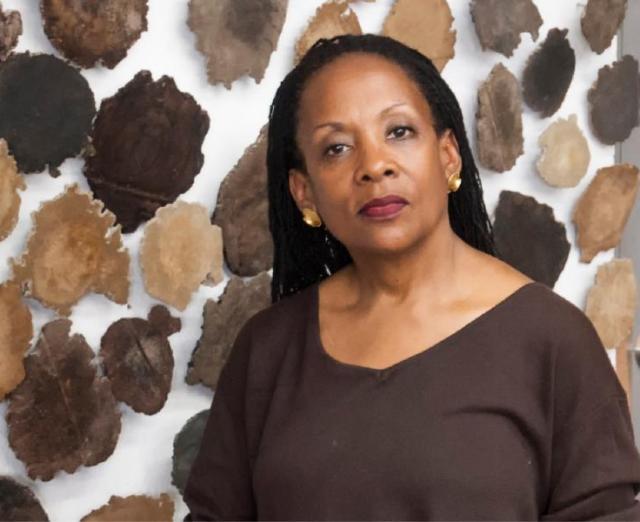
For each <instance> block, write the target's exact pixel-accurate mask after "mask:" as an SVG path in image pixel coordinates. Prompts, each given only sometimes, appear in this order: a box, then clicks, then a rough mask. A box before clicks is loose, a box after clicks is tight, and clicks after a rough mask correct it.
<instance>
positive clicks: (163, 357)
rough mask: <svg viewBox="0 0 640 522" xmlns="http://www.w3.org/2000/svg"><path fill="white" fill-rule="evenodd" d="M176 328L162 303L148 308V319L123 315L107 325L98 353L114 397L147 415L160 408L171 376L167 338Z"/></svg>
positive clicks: (179, 322)
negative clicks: (150, 308)
mask: <svg viewBox="0 0 640 522" xmlns="http://www.w3.org/2000/svg"><path fill="white" fill-rule="evenodd" d="M180 328H181V321H180V319H178V318H176V317H173V316H171V314H169V311H168V310H167V309H166V308H165V307H164V306H162V305H156V306H154V307H153V308H152V310H151V312H149V316H148V320H145V319H140V318H138V317H133V318H123V319H119V320H118V321H116V322H114V323H113V324H111V325H110V326H109V328H107V331H106V332H105V334H104V335H103V336H102V339H101V341H100V356H101V357H102V364H103V366H104V371H105V375H106V376H107V377H109V380H110V381H111V389H112V391H113V395H114V397H115V398H116V399H117V400H119V401H122V402H125V403H126V404H128V405H129V406H131V408H132V409H133V410H134V411H137V412H141V413H146V414H147V415H153V414H154V413H157V412H158V411H160V410H161V409H162V407H163V406H164V403H165V402H166V400H167V395H168V394H169V391H170V390H171V377H172V375H173V352H172V351H171V345H170V344H169V340H168V339H167V337H168V336H169V335H171V334H173V333H175V332H178V331H180Z"/></svg>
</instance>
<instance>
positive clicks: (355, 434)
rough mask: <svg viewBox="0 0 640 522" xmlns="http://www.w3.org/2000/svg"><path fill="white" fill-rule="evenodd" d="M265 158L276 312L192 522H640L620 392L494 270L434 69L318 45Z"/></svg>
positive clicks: (588, 343)
mask: <svg viewBox="0 0 640 522" xmlns="http://www.w3.org/2000/svg"><path fill="white" fill-rule="evenodd" d="M268 140H269V145H268V157H267V166H268V176H269V200H270V227H271V233H272V235H273V240H274V245H275V255H274V268H273V286H272V300H273V304H272V305H271V306H270V307H268V308H267V309H265V310H262V311H260V312H259V313H257V314H255V315H254V316H252V317H251V318H250V319H249V321H247V322H246V323H245V325H244V326H243V328H242V329H241V331H240V333H239V334H238V336H237V338H236V341H235V344H234V346H233V347H232V350H231V352H230V354H229V357H228V359H227V362H226V364H225V366H224V369H223V371H222V373H221V375H220V379H219V383H218V388H217V390H216V392H215V395H214V400H213V403H212V407H211V410H210V415H209V420H208V424H207V427H206V430H205V433H204V437H203V440H202V445H201V448H200V451H199V454H198V456H197V459H196V461H195V463H194V465H193V468H192V471H191V475H190V478H189V481H188V484H187V487H186V491H185V496H184V498H185V501H186V503H187V505H188V507H189V509H190V511H191V513H190V515H188V516H187V518H186V520H192V519H193V520H200V519H232V520H240V519H271V520H429V519H433V520H460V519H466V520H480V519H482V520H583V519H596V518H602V519H625V520H631V519H633V520H640V506H639V505H638V502H637V501H636V500H635V499H634V496H635V494H636V493H637V492H638V491H639V490H640V456H639V455H638V452H637V450H636V447H635V444H634V440H633V431H632V427H631V421H630V416H629V411H628V405H627V399H626V395H625V392H624V390H623V388H622V387H621V385H620V383H619V382H618V379H617V377H616V375H615V372H614V370H613V368H612V366H611V364H610V363H609V361H608V358H607V355H606V352H605V350H604V348H603V346H602V344H601V342H600V340H599V338H598V335H597V333H596V331H595V330H594V328H593V326H592V324H591V323H590V321H589V319H588V318H587V317H586V316H585V315H584V314H583V313H582V312H581V310H580V309H578V308H577V307H575V306H574V305H573V304H571V303H570V302H569V301H568V300H565V299H564V298H562V297H560V296H559V295H557V294H555V293H554V292H553V291H552V290H551V289H550V288H548V287H546V286H545V285H543V284H541V283H538V282H535V281H532V280H531V279H529V278H528V277H526V276H525V275H524V274H522V273H520V272H519V271H517V270H515V269H514V268H512V267H510V266H508V265H507V264H505V263H503V262H502V261H500V260H499V259H497V257H496V253H495V250H494V246H493V242H492V231H491V225H490V222H489V219H488V217H487V213H486V211H485V208H484V205H483V199H482V189H481V185H480V180H479V176H478V171H477V169H476V166H475V165H474V160H473V157H472V154H471V151H470V148H469V144H468V142H467V138H466V135H465V130H464V126H463V120H462V115H461V112H460V108H459V106H458V103H457V101H456V99H455V97H454V95H453V94H452V92H451V90H450V89H449V88H448V87H447V85H446V84H445V82H444V81H443V79H442V78H441V77H440V75H439V74H438V71H437V70H436V69H435V68H434V66H433V65H432V63H431V62H430V61H429V60H428V59H427V58H425V57H424V56H423V55H421V54H420V53H418V52H417V51H415V50H412V49H410V48H408V47H406V46H404V45H403V44H401V43H399V42H397V41H395V40H392V39H390V38H387V37H383V36H377V35H371V34H367V35H363V36H340V37H335V38H332V39H331V40H324V39H323V40H320V41H318V42H317V43H316V44H315V45H314V46H313V47H312V48H311V49H310V50H309V51H308V53H307V54H306V55H305V57H304V58H303V59H302V61H301V62H300V63H299V65H298V66H297V67H296V68H295V69H293V70H292V71H291V72H290V73H289V74H288V75H287V77H286V78H285V80H284V81H283V82H282V84H281V85H280V87H279V89H278V92H277V93H276V96H275V99H274V101H273V105H272V107H271V113H270V121H269V136H268Z"/></svg>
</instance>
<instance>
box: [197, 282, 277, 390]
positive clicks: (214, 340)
mask: <svg viewBox="0 0 640 522" xmlns="http://www.w3.org/2000/svg"><path fill="white" fill-rule="evenodd" d="M270 304H271V276H269V274H268V273H267V272H262V273H260V274H259V275H257V276H256V277H254V278H252V279H250V280H248V281H246V282H245V281H244V280H243V279H242V278H240V277H235V276H232V277H231V279H230V280H229V282H228V283H227V287H226V288H225V290H224V293H223V294H222V296H221V297H220V301H219V302H216V301H213V300H212V299H207V302H206V303H205V305H204V310H203V315H204V321H203V325H202V336H201V337H200V340H199V341H198V344H197V345H196V348H195V350H194V351H193V354H192V355H191V361H190V362H189V368H188V369H187V377H186V379H185V380H186V381H187V383H188V384H197V383H200V382H201V383H202V384H204V385H205V386H208V387H209V388H211V389H213V390H215V388H216V385H217V383H218V377H219V376H220V371H221V370H222V367H223V366H224V363H225V362H226V360H227V357H228V355H229V352H230V350H231V347H232V346H233V342H234V340H235V338H236V336H237V335H238V332H239V331H240V328H242V326H243V325H244V323H245V322H246V321H247V320H248V319H249V318H250V317H251V316H252V315H254V314H255V313H257V312H258V311H260V310H261V309H263V308H266V307H267V306H269V305H270Z"/></svg>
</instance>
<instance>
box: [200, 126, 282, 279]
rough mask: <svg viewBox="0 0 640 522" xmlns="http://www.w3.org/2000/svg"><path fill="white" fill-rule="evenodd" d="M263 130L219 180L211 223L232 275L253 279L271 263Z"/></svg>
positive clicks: (271, 243)
mask: <svg viewBox="0 0 640 522" xmlns="http://www.w3.org/2000/svg"><path fill="white" fill-rule="evenodd" d="M266 156H267V127H266V125H265V126H263V127H262V129H261V130H260V134H259V135H258V138H257V140H256V142H255V143H254V144H252V145H250V146H249V147H248V148H247V149H246V150H245V151H244V154H243V155H242V158H240V160H239V161H238V163H236V165H235V166H234V167H233V169H232V170H231V172H229V174H227V176H226V177H225V178H224V180H222V183H221V184H220V189H219V191H218V200H217V202H216V208H215V211H214V214H213V216H212V218H211V221H212V223H214V224H216V225H218V226H220V227H221V228H222V244H223V247H224V257H225V260H226V262H227V264H228V265H229V269H230V270H231V271H232V272H233V273H234V274H236V275H240V276H253V275H256V274H258V273H260V272H262V271H264V270H269V268H271V265H272V263H273V240H272V239H271V233H270V232H269V200H268V197H267V165H266Z"/></svg>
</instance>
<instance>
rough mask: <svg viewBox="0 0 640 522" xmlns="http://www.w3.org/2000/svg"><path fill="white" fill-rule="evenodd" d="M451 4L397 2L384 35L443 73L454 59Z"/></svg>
mask: <svg viewBox="0 0 640 522" xmlns="http://www.w3.org/2000/svg"><path fill="white" fill-rule="evenodd" d="M452 27H453V16H452V15H451V9H449V4H448V3H447V0H427V1H425V0H395V3H394V4H393V6H392V7H391V11H389V14H388V15H387V17H386V18H385V21H384V25H383V27H382V34H384V35H385V36H390V37H391V38H395V39H396V40H399V41H401V42H402V43H404V44H405V45H408V46H409V47H413V48H414V49H417V50H418V51H420V52H421V53H422V54H424V55H425V56H428V57H429V58H430V59H431V61H432V62H433V64H434V65H435V66H436V68H437V69H438V70H439V71H442V69H444V66H445V65H446V64H447V62H448V61H449V60H450V59H451V58H453V57H454V54H455V53H454V45H455V43H456V31H455V30H453V29H452Z"/></svg>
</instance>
